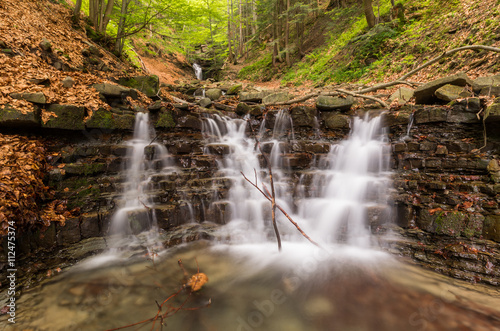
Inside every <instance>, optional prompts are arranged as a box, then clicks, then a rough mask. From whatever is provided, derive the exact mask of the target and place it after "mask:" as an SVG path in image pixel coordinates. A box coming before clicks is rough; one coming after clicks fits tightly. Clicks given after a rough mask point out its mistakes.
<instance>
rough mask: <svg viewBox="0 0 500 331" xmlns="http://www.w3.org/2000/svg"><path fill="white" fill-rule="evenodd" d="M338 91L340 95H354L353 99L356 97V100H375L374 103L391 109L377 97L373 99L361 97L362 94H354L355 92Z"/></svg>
mask: <svg viewBox="0 0 500 331" xmlns="http://www.w3.org/2000/svg"><path fill="white" fill-rule="evenodd" d="M337 91H338V92H340V93H345V94H348V95H352V96H353V97H356V98H363V99H368V100H373V101H376V102H378V103H379V104H380V105H381V106H382V107H384V108H389V106H388V105H387V104H386V103H385V102H383V101H382V100H380V99H379V98H375V97H372V96H369V95H361V94H358V93H354V92H351V91H347V90H342V89H337Z"/></svg>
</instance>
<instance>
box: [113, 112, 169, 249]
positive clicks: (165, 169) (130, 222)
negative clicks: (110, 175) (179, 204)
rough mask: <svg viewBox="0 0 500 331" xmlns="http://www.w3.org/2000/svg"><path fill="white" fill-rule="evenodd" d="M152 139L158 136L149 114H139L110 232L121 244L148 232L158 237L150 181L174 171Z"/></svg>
mask: <svg viewBox="0 0 500 331" xmlns="http://www.w3.org/2000/svg"><path fill="white" fill-rule="evenodd" d="M153 137H155V133H154V129H152V128H151V127H150V125H149V114H148V113H137V114H136V118H135V127H134V136H133V138H132V139H131V140H130V141H128V142H127V143H126V145H127V147H128V150H127V155H126V160H127V161H126V171H125V176H126V178H125V183H124V189H123V193H122V195H121V197H120V199H119V201H118V203H119V205H118V209H117V211H116V212H115V214H114V215H113V217H112V219H111V224H110V229H109V234H110V235H111V236H112V237H114V238H115V239H118V241H120V239H123V238H124V237H129V238H128V239H127V240H129V239H130V238H134V237H130V236H129V235H132V234H138V233H140V232H142V231H148V230H152V231H150V234H151V236H153V237H154V236H155V233H156V215H155V212H154V209H153V206H154V203H153V197H154V194H155V190H156V187H155V185H154V183H153V181H152V180H151V179H152V176H154V175H158V174H168V173H170V172H171V171H172V167H171V166H170V162H169V155H168V151H167V149H166V148H165V146H163V145H161V144H158V143H154V142H152V140H153ZM134 239H135V238H134ZM148 239H152V240H154V238H148ZM115 246H122V244H117V245H115Z"/></svg>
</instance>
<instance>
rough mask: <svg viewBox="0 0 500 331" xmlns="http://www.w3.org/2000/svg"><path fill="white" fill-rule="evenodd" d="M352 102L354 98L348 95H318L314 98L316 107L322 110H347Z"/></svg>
mask: <svg viewBox="0 0 500 331" xmlns="http://www.w3.org/2000/svg"><path fill="white" fill-rule="evenodd" d="M353 104H354V98H353V97H351V96H348V97H347V98H341V97H329V96H324V95H320V96H319V97H318V99H317V100H316V108H318V109H319V110H322V111H332V110H340V111H348V110H349V109H351V107H352V105H353Z"/></svg>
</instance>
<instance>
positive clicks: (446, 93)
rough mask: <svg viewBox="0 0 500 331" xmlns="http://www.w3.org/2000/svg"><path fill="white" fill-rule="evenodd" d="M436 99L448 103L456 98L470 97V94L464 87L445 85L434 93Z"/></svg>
mask: <svg viewBox="0 0 500 331" xmlns="http://www.w3.org/2000/svg"><path fill="white" fill-rule="evenodd" d="M434 94H435V95H436V97H437V98H438V99H440V100H443V101H446V102H450V101H453V100H455V99H458V98H466V97H470V92H468V91H467V90H466V89H465V88H464V87H462V86H457V85H451V84H446V85H443V86H441V87H440V88H438V89H437V90H436V92H434Z"/></svg>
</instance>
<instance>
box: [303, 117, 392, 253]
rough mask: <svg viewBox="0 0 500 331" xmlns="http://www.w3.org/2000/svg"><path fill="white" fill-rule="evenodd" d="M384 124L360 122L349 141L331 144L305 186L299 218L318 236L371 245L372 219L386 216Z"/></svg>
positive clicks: (357, 120)
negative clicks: (370, 230)
mask: <svg viewBox="0 0 500 331" xmlns="http://www.w3.org/2000/svg"><path fill="white" fill-rule="evenodd" d="M380 122H381V117H375V118H369V117H368V115H367V117H365V118H363V119H362V118H355V119H354V123H353V128H352V131H351V133H350V136H349V138H348V139H346V140H345V141H343V142H341V143H340V144H337V145H332V146H331V149H330V153H329V154H328V156H327V157H326V158H325V159H323V160H322V161H321V162H320V168H319V169H316V170H314V171H313V172H312V174H311V178H310V184H309V186H308V187H304V186H303V187H302V189H303V190H305V192H304V191H303V192H302V196H303V198H302V199H301V201H299V203H298V216H299V219H300V220H302V222H303V224H304V229H306V232H308V233H309V234H310V235H311V236H313V237H314V238H317V239H318V240H321V241H323V242H338V241H347V242H348V243H349V244H352V245H356V246H363V247H367V246H369V243H370V242H369V230H368V225H369V223H370V220H372V221H373V220H374V218H375V219H376V218H377V217H384V216H387V213H388V204H387V199H388V188H389V184H390V178H389V175H390V173H389V155H390V148H389V144H388V141H387V137H386V134H385V132H384V130H383V129H382V128H381V125H380ZM370 218H371V219H370Z"/></svg>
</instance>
